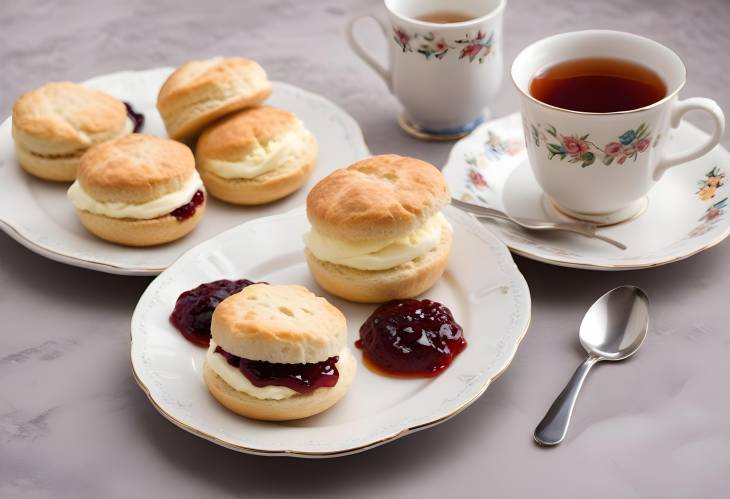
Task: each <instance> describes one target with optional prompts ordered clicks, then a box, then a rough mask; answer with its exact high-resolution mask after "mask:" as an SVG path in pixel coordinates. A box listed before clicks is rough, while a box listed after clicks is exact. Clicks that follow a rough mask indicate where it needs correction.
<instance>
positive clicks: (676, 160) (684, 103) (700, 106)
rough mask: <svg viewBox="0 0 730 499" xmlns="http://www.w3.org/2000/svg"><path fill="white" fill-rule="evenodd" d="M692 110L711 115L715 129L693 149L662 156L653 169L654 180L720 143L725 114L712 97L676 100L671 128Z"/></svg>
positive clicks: (676, 125) (677, 124) (723, 129)
mask: <svg viewBox="0 0 730 499" xmlns="http://www.w3.org/2000/svg"><path fill="white" fill-rule="evenodd" d="M694 110H700V111H704V112H706V113H708V114H709V115H710V116H712V118H713V120H714V121H715V130H714V131H713V133H712V136H711V137H710V138H709V139H707V140H706V141H705V142H704V143H702V144H700V145H698V146H696V147H694V148H693V149H690V150H688V151H684V152H680V153H676V154H670V155H666V156H664V157H663V158H662V159H661V160H660V161H659V163H658V164H657V166H656V168H655V169H654V180H655V181H657V180H659V179H660V178H662V175H664V172H666V171H667V170H669V169H670V168H672V167H673V166H677V165H679V164H682V163H686V162H687V161H691V160H693V159H696V158H699V157H700V156H704V155H705V154H707V153H708V152H710V150H712V148H713V147H715V146H716V145H717V144H719V143H720V139H721V138H722V134H723V133H724V132H725V115H724V114H723V112H722V109H720V106H718V105H717V103H716V102H715V101H714V100H712V99H706V98H704V97H693V98H691V99H686V100H681V101H679V102H677V104H676V105H675V106H674V109H673V110H672V116H671V118H670V126H671V127H672V128H677V127H678V126H679V123H680V122H681V121H682V117H683V116H684V115H685V114H686V113H688V112H689V111H694Z"/></svg>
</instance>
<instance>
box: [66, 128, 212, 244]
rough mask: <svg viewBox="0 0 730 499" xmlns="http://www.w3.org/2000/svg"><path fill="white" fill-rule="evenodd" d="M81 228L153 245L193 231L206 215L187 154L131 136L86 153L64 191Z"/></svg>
mask: <svg viewBox="0 0 730 499" xmlns="http://www.w3.org/2000/svg"><path fill="white" fill-rule="evenodd" d="M68 197H69V199H70V200H71V202H72V203H73V205H74V206H75V208H76V211H77V214H78V215H79V219H80V220H81V223H82V225H83V226H84V227H85V228H86V229H87V230H89V232H91V233H92V234H94V235H96V236H98V237H100V238H102V239H105V240H107V241H110V242H113V243H117V244H123V245H127V246H152V245H157V244H164V243H167V242H170V241H173V240H175V239H179V238H181V237H183V236H184V235H186V234H188V233H189V232H190V231H192V230H193V229H194V228H195V226H196V225H197V224H198V222H199V221H200V219H201V218H202V216H203V214H204V212H205V205H206V196H205V191H204V187H203V182H202V180H201V178H200V176H199V175H198V172H197V171H196V170H195V160H194V158H193V154H192V151H190V149H189V148H188V147H187V146H185V145H184V144H181V143H179V142H175V141H172V140H167V139H161V138H157V137H150V136H146V135H140V134H131V135H127V136H125V137H122V138H120V139H117V140H112V141H108V142H105V143H103V144H100V145H97V146H94V147H92V148H90V149H89V151H87V152H86V153H85V154H84V155H83V156H82V158H81V164H80V166H79V174H78V178H77V179H76V181H75V182H74V183H73V184H72V185H71V187H70V188H69V190H68Z"/></svg>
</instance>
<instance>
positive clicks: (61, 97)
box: [13, 82, 127, 154]
mask: <svg viewBox="0 0 730 499" xmlns="http://www.w3.org/2000/svg"><path fill="white" fill-rule="evenodd" d="M126 125H127V111H126V108H125V107H124V104H123V103H122V102H121V101H120V100H118V99H116V98H114V97H112V96H111V95H108V94H106V93H104V92H101V91H99V90H94V89H92V88H87V87H84V86H82V85H78V84H76V83H71V82H59V83H48V84H46V85H43V86H42V87H40V88H37V89H35V90H31V91H30V92H27V93H25V94H23V95H21V96H20V97H19V98H18V100H17V101H16V102H15V105H14V106H13V128H15V129H16V139H19V140H20V141H21V142H24V145H25V146H26V147H27V148H28V149H30V150H33V151H36V150H37V149H39V148H40V149H42V150H40V151H37V152H39V153H42V154H60V153H68V152H71V151H73V150H76V149H83V148H86V147H89V146H90V145H92V144H94V143H96V142H99V141H101V140H107V139H108V138H112V137H115V136H117V135H119V132H120V131H121V130H122V129H123V128H124V127H125V126H126ZM36 141H40V142H43V143H42V144H36ZM34 146H40V147H34Z"/></svg>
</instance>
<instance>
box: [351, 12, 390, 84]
mask: <svg viewBox="0 0 730 499" xmlns="http://www.w3.org/2000/svg"><path fill="white" fill-rule="evenodd" d="M363 19H372V20H373V21H375V23H376V24H377V25H378V27H380V30H381V31H382V32H383V36H385V37H386V38H387V37H388V30H387V29H386V27H385V25H384V24H383V22H382V21H381V20H380V19H378V18H377V17H375V16H371V15H364V16H359V17H356V18H354V19H351V20H350V22H349V23H347V43H348V44H349V45H350V48H351V49H352V50H353V51H354V52H355V54H357V56H358V57H360V59H362V60H363V62H365V64H367V65H368V66H370V67H371V68H372V69H373V70H374V71H375V72H376V73H378V75H380V77H381V78H382V79H383V81H384V82H385V84H386V85H387V86H388V90H390V91H391V92H392V91H393V87H392V78H391V75H390V70H389V69H386V68H384V67H383V66H381V65H380V64H379V63H378V62H377V61H376V60H375V59H373V58H372V57H370V54H368V53H367V52H365V49H363V48H362V47H361V46H360V44H359V43H358V42H357V40H355V34H354V28H355V24H357V23H358V22H359V21H362V20H363Z"/></svg>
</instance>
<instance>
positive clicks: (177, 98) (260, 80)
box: [157, 57, 271, 140]
mask: <svg viewBox="0 0 730 499" xmlns="http://www.w3.org/2000/svg"><path fill="white" fill-rule="evenodd" d="M269 95H271V83H269V80H268V79H267V77H266V72H265V71H264V70H263V68H262V67H261V66H260V65H259V64H258V63H257V62H255V61H252V60H250V59H243V58H239V57H229V58H223V57H215V58H213V59H207V60H203V61H191V62H188V63H187V64H184V65H182V66H181V67H179V68H178V69H177V70H175V71H174V72H173V73H172V74H171V75H170V77H169V78H168V79H167V80H166V81H165V83H164V84H163V85H162V87H161V88H160V92H159V94H158V97H157V109H158V110H159V112H160V115H161V116H162V120H163V121H164V123H165V128H166V129H167V133H168V135H169V136H170V137H171V138H173V139H176V140H186V139H189V138H191V137H193V136H195V135H197V134H198V133H200V131H201V130H202V129H203V128H204V127H205V126H206V125H208V124H209V123H211V122H212V121H214V120H215V119H217V118H220V117H222V116H225V115H226V114H228V113H232V112H234V111H238V110H240V109H244V108H247V107H251V106H255V105H257V104H259V103H261V102H263V101H264V99H266V98H267V97H268V96H269Z"/></svg>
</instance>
